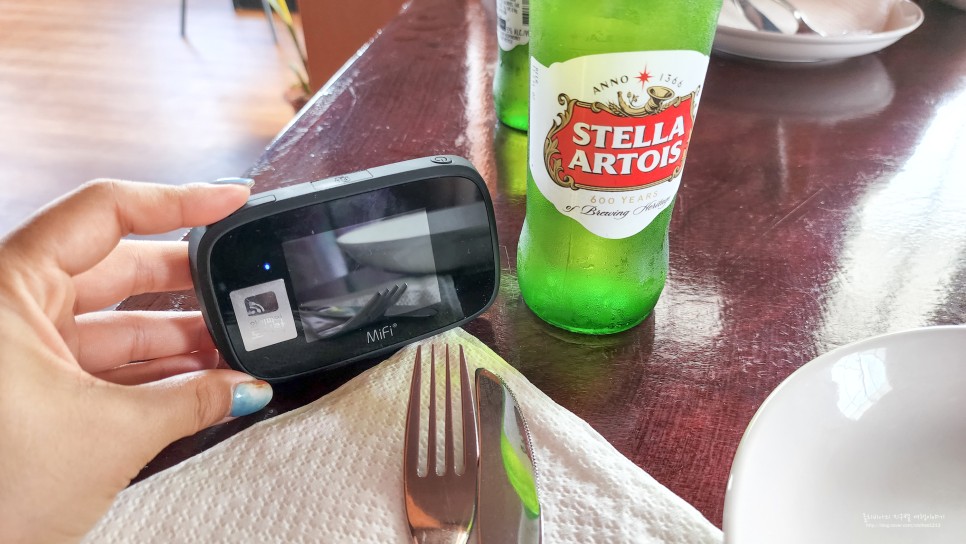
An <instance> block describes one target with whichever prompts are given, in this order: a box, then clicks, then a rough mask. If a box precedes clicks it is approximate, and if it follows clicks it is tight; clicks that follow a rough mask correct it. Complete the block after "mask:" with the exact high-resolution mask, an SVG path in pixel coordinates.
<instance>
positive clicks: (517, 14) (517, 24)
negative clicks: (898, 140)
mask: <svg viewBox="0 0 966 544" xmlns="http://www.w3.org/2000/svg"><path fill="white" fill-rule="evenodd" d="M496 41H497V42H498V43H499V44H500V49H502V50H504V51H510V50H511V49H513V48H514V47H516V46H518V45H524V44H527V43H529V42H530V0H496Z"/></svg>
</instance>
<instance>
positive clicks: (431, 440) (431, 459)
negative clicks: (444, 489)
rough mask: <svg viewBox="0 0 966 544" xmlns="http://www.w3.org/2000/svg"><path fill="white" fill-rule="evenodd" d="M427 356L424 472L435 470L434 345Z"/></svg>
mask: <svg viewBox="0 0 966 544" xmlns="http://www.w3.org/2000/svg"><path fill="white" fill-rule="evenodd" d="M429 349H430V356H429V424H428V425H427V426H426V428H427V430H428V432H427V437H426V474H427V475H429V474H438V472H437V470H436V346H435V345H434V346H430V347H429Z"/></svg>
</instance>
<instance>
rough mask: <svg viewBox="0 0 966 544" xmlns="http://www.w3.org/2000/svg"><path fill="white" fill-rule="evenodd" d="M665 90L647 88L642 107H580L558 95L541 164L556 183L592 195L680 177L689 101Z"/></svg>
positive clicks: (689, 97)
mask: <svg viewBox="0 0 966 544" xmlns="http://www.w3.org/2000/svg"><path fill="white" fill-rule="evenodd" d="M697 92H698V91H695V92H694V93H691V94H688V95H686V96H682V97H675V96H674V92H673V91H672V90H671V89H669V88H667V87H659V86H653V87H650V88H648V89H647V93H648V95H649V100H648V101H647V103H645V104H644V105H643V106H640V107H633V106H630V105H629V104H628V103H627V102H626V101H625V100H624V97H623V95H622V93H618V94H617V101H618V103H617V104H614V103H608V104H604V103H602V102H594V103H591V102H582V101H579V100H576V99H572V98H570V97H568V96H567V95H566V94H561V95H560V96H559V97H558V102H559V103H560V104H561V105H563V106H565V109H564V111H563V112H562V113H559V114H558V115H557V120H555V121H554V125H553V128H551V130H550V132H549V133H548V134H547V139H546V141H545V142H544V162H545V164H546V166H547V172H548V173H549V174H550V178H551V179H553V181H554V182H555V183H557V184H558V185H561V186H564V187H570V188H572V189H574V190H577V189H590V190H596V191H628V190H631V189H641V188H643V187H647V186H650V185H655V184H658V183H663V182H665V181H669V180H671V179H673V178H674V177H675V176H677V175H679V174H680V173H681V169H682V168H683V166H684V158H685V155H686V154H687V149H688V142H689V140H690V138H691V128H692V127H693V126H694V108H693V106H694V96H695V94H696V93H697Z"/></svg>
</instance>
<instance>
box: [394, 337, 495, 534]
mask: <svg viewBox="0 0 966 544" xmlns="http://www.w3.org/2000/svg"><path fill="white" fill-rule="evenodd" d="M445 350H446V351H445V353H446V365H445V366H446V378H445V400H444V403H445V408H444V411H443V413H444V424H443V437H444V438H443V459H444V464H443V467H442V469H441V471H440V470H438V469H437V452H436V450H437V442H436V440H437V437H436V404H437V403H436V396H437V394H436V350H435V347H430V362H429V365H430V367H429V368H430V371H429V389H428V392H427V396H428V397H429V398H428V399H427V400H426V404H428V407H427V416H428V417H427V425H426V429H425V431H424V430H423V429H421V427H420V419H421V418H420V404H421V399H422V346H420V347H418V348H416V361H415V363H414V364H413V377H412V382H411V384H410V390H409V410H408V412H407V414H406V436H405V445H404V446H403V457H404V461H403V488H404V492H405V497H406V516H407V518H408V519H409V528H410V531H411V533H412V535H413V541H414V542H415V543H417V544H444V543H445V544H449V543H459V544H463V543H465V542H466V540H467V538H468V537H469V534H470V529H471V528H472V527H473V520H474V517H475V515H476V482H477V471H478V465H479V446H478V444H477V434H476V412H475V410H474V404H473V397H472V393H471V392H470V389H471V385H470V377H469V372H468V370H467V368H466V358H465V357H464V355H463V347H462V346H460V364H459V374H458V381H459V396H460V406H461V409H460V421H459V429H454V426H453V403H452V397H453V393H452V391H453V387H454V385H453V384H451V381H450V374H451V372H450V355H449V346H446V348H445ZM456 431H461V432H462V457H463V463H462V472H459V473H458V472H457V464H456V442H455V440H454V433H455V432H456ZM421 436H425V437H426V465H425V471H421V470H420V467H421V464H420V462H419V461H420V455H419V450H420V437H421ZM421 472H422V474H421Z"/></svg>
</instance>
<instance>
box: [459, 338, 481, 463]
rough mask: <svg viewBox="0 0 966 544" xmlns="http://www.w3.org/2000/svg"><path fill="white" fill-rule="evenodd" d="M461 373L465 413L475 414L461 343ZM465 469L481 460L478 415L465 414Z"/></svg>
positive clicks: (461, 391) (461, 393)
mask: <svg viewBox="0 0 966 544" xmlns="http://www.w3.org/2000/svg"><path fill="white" fill-rule="evenodd" d="M460 374H461V376H462V378H463V379H462V382H463V383H462V384H460V395H461V397H462V401H463V414H473V413H474V412H473V398H472V397H471V396H470V384H471V383H472V382H470V374H469V370H468V369H467V368H466V357H465V356H464V355H463V346H462V344H461V345H460ZM463 421H464V425H463V471H464V472H466V471H467V470H469V468H468V467H469V466H470V464H472V463H476V462H478V460H479V443H478V442H477V440H478V436H477V432H476V417H469V418H467V417H466V416H465V415H464V416H463Z"/></svg>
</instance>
